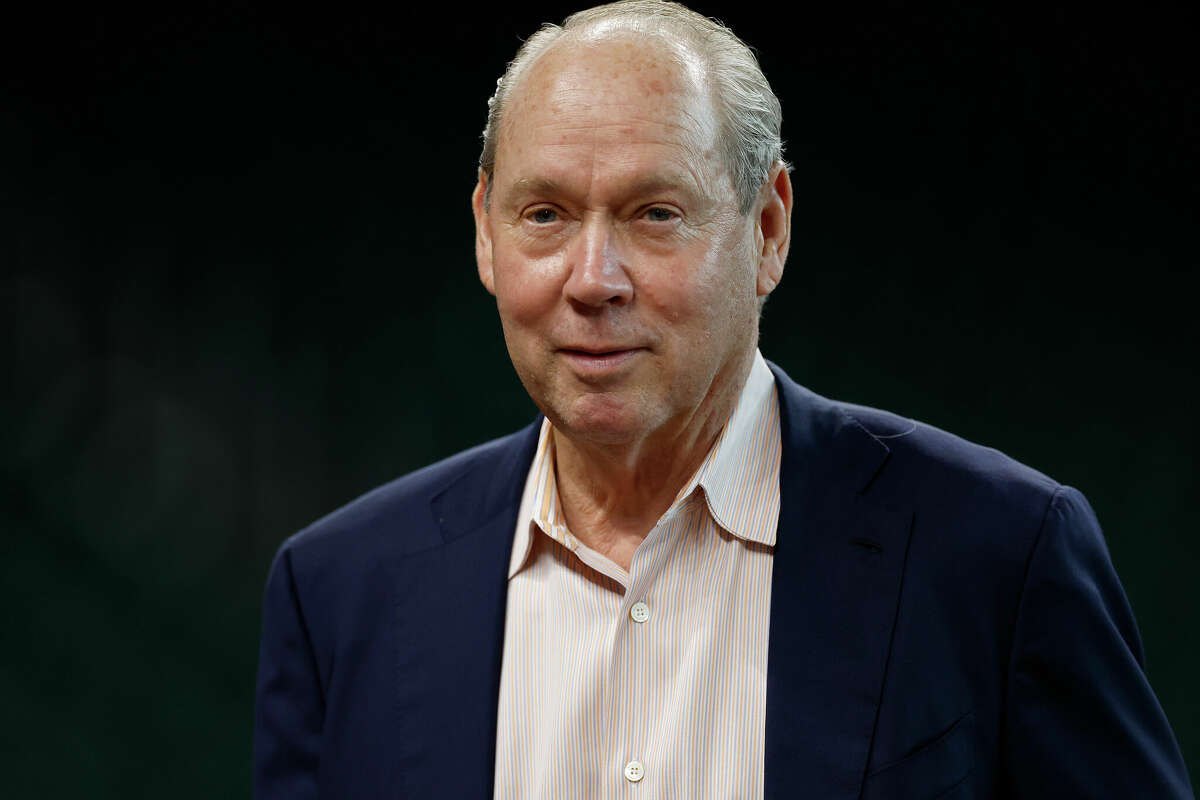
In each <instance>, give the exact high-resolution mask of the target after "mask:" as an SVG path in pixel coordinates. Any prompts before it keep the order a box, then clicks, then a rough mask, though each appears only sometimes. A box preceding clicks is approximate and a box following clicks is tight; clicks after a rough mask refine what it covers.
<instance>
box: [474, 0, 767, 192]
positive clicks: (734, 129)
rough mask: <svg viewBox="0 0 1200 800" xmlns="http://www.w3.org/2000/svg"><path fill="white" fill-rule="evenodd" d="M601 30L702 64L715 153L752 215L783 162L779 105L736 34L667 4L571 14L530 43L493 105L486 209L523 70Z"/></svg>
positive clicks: (485, 155) (646, 1)
mask: <svg viewBox="0 0 1200 800" xmlns="http://www.w3.org/2000/svg"><path fill="white" fill-rule="evenodd" d="M601 27H603V28H604V29H605V30H612V29H614V28H616V29H620V30H628V31H634V32H637V33H645V34H653V35H665V36H666V37H668V38H670V39H671V40H673V41H677V42H679V43H681V44H683V45H685V46H687V47H688V48H689V50H691V51H693V52H694V53H695V54H696V55H697V56H699V57H700V59H701V60H702V61H703V62H704V63H705V65H706V66H707V77H708V79H709V82H710V84H711V86H712V91H713V99H714V104H715V106H716V112H717V117H718V120H719V132H718V147H719V148H720V149H721V151H722V153H723V155H724V160H725V167H726V168H727V169H728V170H729V176H730V178H731V179H732V181H733V186H734V190H735V191H736V193H737V198H738V207H739V210H740V211H741V213H743V214H746V213H748V212H749V211H750V209H751V208H752V207H753V206H754V202H755V200H757V199H758V196H759V193H760V192H761V191H762V187H763V184H764V183H765V182H766V180H767V177H768V175H769V174H770V171H771V167H772V166H773V165H774V164H775V162H776V161H782V160H783V142H782V140H781V139H780V135H779V130H780V126H781V125H782V122H783V113H782V111H781V110H780V107H779V99H778V98H777V97H775V93H774V92H773V91H771V85H770V84H769V83H767V78H766V76H765V75H763V72H762V69H761V68H760V67H759V65H758V59H757V58H755V56H754V52H753V51H752V50H751V49H750V48H749V47H748V46H747V45H746V43H745V42H743V41H742V40H741V39H739V38H738V37H737V36H736V35H735V34H734V33H733V31H731V30H730V29H729V28H727V27H725V26H724V25H723V24H721V23H720V22H718V21H717V20H714V19H710V18H708V17H705V16H702V15H700V14H697V13H696V12H695V11H692V10H691V9H690V8H686V7H684V6H682V5H680V4H678V3H672V2H667V1H666V0H622V2H618V3H609V4H608V5H603V6H596V7H595V8H589V9H587V10H585V11H579V12H577V13H575V14H572V15H571V16H569V17H567V18H566V20H565V21H564V22H563V24H562V26H558V25H553V24H550V23H546V24H545V25H543V26H542V27H541V29H540V30H538V32H537V33H535V34H533V36H530V37H529V38H528V39H526V40H525V42H524V43H523V44H522V45H521V48H520V49H519V50H518V51H517V55H516V57H515V58H514V59H513V60H512V61H510V62H509V64H508V67H507V68H506V69H505V70H504V74H503V75H502V76H501V77H500V79H499V80H498V81H496V93H495V94H494V95H492V98H491V99H490V100H488V117H487V127H485V128H484V129H483V152H482V153H481V154H480V156H479V169H480V171H481V172H482V173H483V174H484V175H485V176H487V178H488V183H487V190H486V193H485V197H484V202H485V203H490V200H491V189H492V181H491V178H492V173H493V171H494V170H495V167H496V144H497V140H498V138H499V136H500V128H501V126H502V124H503V118H504V109H505V106H506V105H507V100H508V95H509V92H510V91H512V88H513V87H514V86H516V84H517V82H518V81H519V80H520V77H521V75H522V74H523V73H524V71H525V70H526V68H528V66H529V65H530V64H532V63H533V62H534V61H536V60H537V59H538V57H539V56H541V55H542V54H543V53H545V52H546V51H547V50H548V49H549V48H550V46H551V45H552V44H554V42H556V41H558V39H559V38H560V37H562V36H563V35H564V34H568V33H570V34H586V33H588V32H590V31H593V30H595V29H598V28H601Z"/></svg>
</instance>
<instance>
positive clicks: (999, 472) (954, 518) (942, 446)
mask: <svg viewBox="0 0 1200 800" xmlns="http://www.w3.org/2000/svg"><path fill="white" fill-rule="evenodd" d="M776 374H777V377H778V378H780V380H778V382H777V385H778V387H779V391H780V398H781V401H782V408H781V412H782V413H783V414H784V416H787V417H791V418H792V419H793V420H799V423H800V424H801V425H804V426H805V427H806V428H807V429H808V430H809V431H825V432H826V433H824V434H812V433H809V434H807V435H806V436H805V437H803V438H801V439H799V441H808V442H813V443H817V444H816V445H815V446H817V447H820V446H822V443H823V445H824V446H827V447H838V446H844V445H845V444H846V443H853V446H854V447H856V448H858V449H859V450H860V451H864V452H865V451H866V449H867V448H870V450H871V452H872V453H875V454H877V455H878V457H877V459H876V461H875V462H873V463H877V464H878V466H877V468H874V469H873V470H872V471H870V472H868V473H865V480H864V485H861V486H860V487H858V490H859V491H860V492H861V493H862V494H863V495H864V496H865V497H866V498H868V499H869V500H870V501H871V502H873V503H875V504H877V505H882V506H885V507H889V508H893V509H904V510H906V511H910V512H912V513H913V514H914V515H915V521H916V524H917V526H918V528H920V529H921V532H922V533H923V534H924V535H926V536H936V537H939V538H941V537H945V539H946V541H947V544H949V542H950V541H951V540H952V541H953V542H954V544H953V545H949V546H951V547H967V548H978V549H979V552H980V554H981V555H982V554H983V553H990V554H992V555H1001V554H1007V555H1008V556H1009V557H1012V558H1015V559H1018V560H1021V559H1023V558H1024V557H1025V556H1026V555H1027V554H1028V552H1029V548H1030V547H1031V546H1032V544H1033V542H1034V541H1035V540H1036V538H1037V535H1038V532H1039V530H1040V529H1041V527H1042V525H1043V522H1044V520H1045V518H1046V515H1047V514H1048V513H1049V511H1050V506H1051V503H1052V502H1053V501H1054V499H1055V498H1056V497H1057V496H1059V495H1061V494H1062V493H1063V492H1065V491H1068V490H1066V488H1065V487H1063V486H1062V485H1061V484H1060V483H1058V482H1057V481H1055V480H1054V479H1052V478H1050V477H1048V476H1047V475H1045V474H1043V473H1042V472H1040V471H1038V470H1037V469H1034V468H1033V467H1031V466H1028V465H1026V464H1023V463H1021V462H1019V461H1017V460H1016V459H1014V458H1011V457H1010V456H1008V455H1006V454H1005V453H1003V452H1002V451H1000V450H998V449H996V448H993V447H987V446H984V445H981V444H977V443H975V442H971V441H968V440H966V439H964V438H962V437H960V436H956V435H955V434H953V433H950V432H948V431H945V430H942V429H940V428H938V427H936V426H934V425H930V424H927V423H925V422H922V421H919V420H915V419H911V418H909V417H905V416H902V415H898V414H894V413H892V412H889V411H885V410H882V409H878V408H872V407H869V406H864V405H858V404H855V403H848V402H843V401H838V400H830V399H828V398H825V397H822V396H820V395H818V394H815V393H813V392H811V391H810V390H808V389H806V388H804V387H802V386H799V385H797V384H796V383H794V382H792V381H791V380H790V379H789V378H788V377H787V376H786V375H785V374H783V373H782V371H777V373H776ZM802 457H803V456H802Z"/></svg>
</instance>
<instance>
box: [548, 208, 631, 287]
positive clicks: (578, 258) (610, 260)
mask: <svg viewBox="0 0 1200 800" xmlns="http://www.w3.org/2000/svg"><path fill="white" fill-rule="evenodd" d="M568 257H569V259H570V261H569V263H568V268H569V269H570V274H569V275H568V276H567V282H566V283H565V284H564V285H563V296H564V297H565V298H567V300H569V301H571V302H573V303H577V304H580V305H584V306H589V307H592V308H600V307H604V306H608V305H618V306H620V305H625V304H626V303H628V302H629V301H630V300H632V299H633V283H632V282H630V280H629V274H628V273H627V272H626V271H625V264H624V263H623V260H622V257H621V252H620V248H619V247H618V246H617V242H616V241H615V239H614V237H613V234H612V228H611V221H606V220H604V219H602V218H600V217H593V218H591V219H588V220H586V221H585V222H584V224H583V226H582V227H581V228H580V231H579V234H578V235H577V237H576V240H575V242H573V243H572V247H571V250H570V252H569V254H568Z"/></svg>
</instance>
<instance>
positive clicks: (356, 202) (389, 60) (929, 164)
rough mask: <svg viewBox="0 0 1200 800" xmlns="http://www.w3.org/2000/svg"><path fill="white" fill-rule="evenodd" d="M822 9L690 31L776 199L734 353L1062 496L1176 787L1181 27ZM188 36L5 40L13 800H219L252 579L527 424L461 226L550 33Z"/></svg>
mask: <svg viewBox="0 0 1200 800" xmlns="http://www.w3.org/2000/svg"><path fill="white" fill-rule="evenodd" d="M814 5H815V4H814ZM825 5H833V4H822V5H821V7H820V8H815V7H814V8H813V9H812V10H807V11H803V10H802V11H793V12H790V13H789V14H787V15H784V14H783V12H779V11H777V10H774V11H773V10H771V9H769V8H765V7H763V6H762V5H761V4H747V3H743V4H732V3H729V4H724V5H718V4H715V3H714V4H710V3H703V4H698V5H697V8H698V9H699V10H701V11H703V12H706V13H709V14H714V15H716V16H719V17H721V18H723V19H724V20H725V21H726V22H728V23H729V24H731V25H732V26H733V28H734V29H735V30H736V31H737V32H738V33H740V34H741V35H742V36H743V37H744V38H745V39H747V40H748V41H749V42H750V43H751V44H753V45H755V46H756V47H758V48H759V50H760V52H761V59H762V62H763V65H764V68H765V71H766V73H767V75H768V77H769V78H770V79H771V80H772V83H773V84H774V86H775V88H776V90H777V92H778V94H779V96H780V98H781V100H782V102H783V107H784V112H785V115H784V119H785V123H784V136H785V139H786V141H787V145H788V154H789V157H790V159H791V160H792V161H793V162H794V164H795V168H796V169H795V173H794V178H793V179H794V183H795V186H796V195H797V202H796V209H795V215H794V238H793V245H792V252H791V258H790V261H789V267H788V272H787V274H786V276H785V279H784V281H783V284H782V287H781V288H780V290H779V291H778V292H777V293H776V295H775V296H774V298H773V299H772V300H771V302H770V303H769V304H768V305H767V309H766V316H765V319H764V322H763V333H762V349H763V351H764V353H765V354H766V355H767V357H769V358H772V359H773V360H775V361H777V362H778V363H780V364H781V365H782V366H784V367H785V368H786V369H788V370H789V371H790V372H791V374H792V376H793V377H794V378H796V379H797V380H799V381H801V382H802V383H805V384H807V385H808V386H810V387H811V388H813V389H815V390H816V391H818V392H821V393H823V394H826V395H830V396H834V397H838V398H842V399H846V400H851V401H855V402H860V403H866V404H870V405H876V406H882V407H886V408H890V409H892V410H894V411H898V412H900V413H903V414H906V415H910V416H914V417H917V418H920V419H922V420H925V421H927V422H930V423H932V424H935V425H938V426H940V427H944V428H948V429H950V430H953V431H955V432H956V433H959V434H960V435H963V436H965V437H967V438H970V439H973V440H975V441H979V442H982V443H984V444H988V445H992V446H995V447H998V448H1000V449H1002V450H1005V451H1006V452H1008V453H1010V454H1011V455H1013V456H1015V457H1016V458H1018V459H1021V460H1023V461H1026V462H1028V463H1030V464H1032V465H1034V466H1036V467H1038V468H1039V469H1042V470H1043V471H1045V472H1047V473H1048V474H1050V475H1051V476H1053V477H1055V478H1056V479H1058V480H1060V481H1063V482H1065V483H1069V484H1072V485H1074V486H1076V487H1078V488H1080V489H1081V490H1083V491H1084V492H1085V493H1086V494H1087V495H1088V497H1089V498H1090V500H1091V502H1092V504H1093V505H1094V506H1095V508H1096V510H1097V512H1098V514H1099V516H1100V519H1101V522H1102V524H1103V525H1104V527H1105V531H1106V534H1107V537H1108V542H1109V546H1110V549H1111V552H1112V556H1113V560H1114V561H1115V563H1116V565H1117V568H1118V570H1119V572H1120V574H1121V576H1122V578H1123V580H1124V583H1125V587H1126V589H1127V591H1128V594H1129V596H1130V599H1131V601H1132V603H1133V607H1134V610H1135V612H1136V614H1137V618H1138V621H1139V624H1140V626H1141V630H1142V634H1143V638H1144V641H1145V645H1146V651H1147V662H1148V670H1149V674H1150V677H1151V679H1152V681H1153V684H1154V686H1155V688H1156V690H1157V692H1158V696H1159V698H1160V699H1161V701H1162V704H1163V706H1164V707H1165V709H1166V711H1167V714H1168V716H1169V717H1170V719H1171V721H1172V723H1173V725H1174V728H1175V731H1176V734H1177V736H1178V738H1179V741H1180V744H1181V747H1182V748H1183V751H1184V755H1185V758H1186V759H1187V760H1188V762H1189V763H1190V764H1191V765H1192V768H1193V769H1195V767H1196V764H1198V763H1200V701H1198V696H1197V690H1196V688H1195V680H1194V679H1195V676H1196V675H1198V674H1200V649H1198V645H1197V643H1196V640H1195V636H1194V633H1195V631H1196V629H1197V626H1196V622H1195V619H1196V616H1197V612H1200V603H1198V601H1197V594H1196V590H1195V588H1194V587H1195V585H1196V582H1195V573H1196V571H1197V567H1198V566H1200V543H1198V541H1197V533H1198V532H1200V531H1198V528H1200V526H1198V525H1197V522H1198V521H1200V512H1198V510H1197V492H1196V482H1197V468H1196V457H1197V456H1196V453H1197V448H1198V446H1200V436H1198V434H1197V432H1196V428H1195V425H1194V422H1193V419H1194V414H1193V413H1192V412H1193V409H1194V407H1195V399H1194V395H1195V391H1196V389H1197V381H1196V355H1195V354H1196V333H1195V331H1196V328H1195V324H1194V321H1193V320H1194V314H1195V307H1196V296H1195V294H1194V292H1193V289H1192V283H1193V282H1192V280H1191V277H1192V274H1193V272H1194V271H1195V268H1196V266H1197V249H1196V247H1195V236H1196V221H1197V214H1196V212H1197V210H1198V208H1200V203H1198V199H1200V198H1198V191H1197V186H1198V183H1197V179H1198V178H1200V169H1198V166H1200V160H1198V158H1197V156H1198V154H1200V148H1198V144H1197V143H1198V141H1200V139H1198V136H1197V135H1198V134H1200V130H1198V128H1200V126H1198V125H1197V122H1198V103H1197V100H1198V98H1197V92H1196V89H1195V83H1193V82H1191V80H1190V72H1191V69H1190V68H1191V67H1195V66H1196V65H1195V64H1194V63H1191V62H1192V61H1193V60H1194V59H1193V58H1192V56H1191V50H1192V49H1193V48H1194V41H1195V39H1194V37H1195V35H1196V33H1197V26H1196V25H1195V19H1194V18H1193V17H1192V16H1190V15H1189V14H1185V13H1184V12H1182V11H1177V10H1170V9H1158V10H1148V9H1145V8H1144V7H1142V6H1138V7H1137V10H1135V9H1134V7H1129V8H1126V9H1125V10H1124V11H1122V12H1120V14H1118V13H1115V12H1114V13H1113V14H1112V15H1111V16H1103V14H1102V12H1100V11H1098V10H1097V9H1096V8H1091V9H1089V10H1088V11H1087V12H1086V13H1076V12H1074V11H1065V10H1046V11H1042V12H1039V13H1038V14H1037V15H1029V16H1025V15H1023V14H1022V13H1020V12H1017V11H1012V10H1007V11H1003V12H1000V11H997V10H995V9H991V8H989V7H985V6H981V5H963V4H955V5H953V6H946V7H943V8H939V9H936V10H926V11H915V10H914V9H912V8H894V7H893V8H889V7H882V6H881V7H878V8H875V9H868V8H864V7H863V6H862V5H861V4H845V5H846V6H847V7H846V8H845V9H844V10H837V9H833V8H826V7H824V6H825ZM193 8H194V9H195V10H192V11H189V12H179V11H165V10H163V9H161V8H160V9H146V10H142V11H136V12H135V11H133V10H126V11H123V12H120V13H117V12H113V11H111V10H110V11H105V12H89V13H87V14H85V15H83V16H78V15H75V14H73V13H68V12H67V11H66V9H65V7H52V6H42V9H41V11H39V12H36V13H33V14H30V13H26V14H24V15H23V16H21V17H13V16H11V15H10V16H8V17H6V18H5V20H4V21H3V23H0V30H2V33H0V53H2V54H3V55H0V66H2V70H0V92H2V94H0V265H2V266H3V278H2V283H0V290H2V295H0V298H2V305H0V313H2V315H3V316H2V323H0V335H2V336H3V340H2V345H0V347H2V353H3V365H4V369H3V375H4V380H5V384H4V387H3V392H2V394H0V415H2V418H3V424H2V425H0V431H3V437H4V438H3V448H2V456H0V464H2V469H3V474H2V475H0V482H2V487H3V489H2V493H0V497H3V507H2V510H0V531H2V533H3V537H2V539H0V541H2V542H3V552H2V554H0V555H2V557H0V580H2V587H3V594H2V595H0V601H2V608H3V614H4V621H3V625H2V627H0V647H2V648H3V660H2V668H0V669H2V671H0V698H2V699H3V708H4V720H5V721H4V724H3V725H2V726H0V762H2V763H3V766H4V776H5V777H4V783H5V785H6V791H5V794H6V795H7V796H12V797H23V796H41V797H54V796H63V797H66V796H73V795H80V794H82V795H85V796H91V797H107V796H112V797H127V796H146V797H162V796H166V797H213V796H238V795H246V794H248V793H249V788H248V787H249V783H250V774H251V767H250V732H251V726H252V714H253V712H252V706H253V681H254V671H255V666H256V661H257V652H256V649H257V636H258V625H259V597H260V592H261V589H262V584H263V580H264V578H265V575H266V569H267V566H268V564H269V561H270V558H271V556H272V554H273V552H274V550H275V548H276V547H278V545H279V544H280V542H281V541H282V540H283V539H284V538H285V537H286V536H288V535H289V534H290V533H292V532H293V531H295V530H297V529H299V528H300V527H302V526H304V525H305V524H307V523H308V522H310V521H312V520H313V519H315V518H316V517H318V516H320V515H322V514H324V513H326V512H328V511H329V510H331V509H333V508H334V507H336V506H338V505H340V504H342V503H344V502H346V501H347V500H349V499H351V498H352V497H354V496H356V495H357V494H359V493H361V492H363V491H365V490H367V489H369V488H371V487H372V486H375V485H377V484H379V483H381V482H384V481H386V480H389V479H390V478H392V477H394V476H396V475H398V474H401V473H404V472H406V471H409V470H411V469H414V468H416V467H418V466H420V465H423V464H425V463H428V462H430V461H431V460H434V459H437V458H440V457H443V456H446V455H449V454H450V453H453V452H455V451H457V450H459V449H462V448H464V447H467V446H469V445H471V444H474V443H477V442H480V441H482V440H484V439H488V438H492V437H494V436H497V435H500V434H503V433H506V432H508V431H510V430H512V429H514V428H516V427H518V426H521V425H523V424H524V423H526V422H527V421H528V420H529V419H531V417H532V414H533V407H532V405H531V404H530V402H529V401H528V399H527V398H526V397H525V395H524V393H523V391H522V389H521V387H520V385H519V383H518V382H517V380H516V378H515V376H514V374H513V372H512V370H511V367H510V366H509V364H508V361H507V357H506V354H505V351H504V347H503V343H502V340H501V337H500V331H499V325H498V324H497V321H496V318H495V310H494V305H493V303H492V302H491V298H490V297H489V296H488V295H487V294H486V293H485V292H484V291H483V289H482V288H480V286H479V285H478V282H477V279H476V277H475V266H474V256H473V248H472V236H473V233H472V221H471V215H470V211H469V206H468V195H469V193H470V191H471V188H472V185H473V182H474V173H475V168H474V162H475V159H476V157H477V153H478V144H479V138H478V133H479V131H480V130H481V128H482V125H483V121H484V112H485V103H486V100H487V98H488V95H489V94H490V92H491V90H492V89H493V87H494V85H495V79H496V77H497V76H498V75H499V74H500V72H501V71H502V69H503V66H504V63H505V61H506V60H507V59H508V58H510V57H511V56H512V55H513V53H514V52H515V49H516V47H517V45H518V36H521V35H528V34H529V33H531V32H532V31H533V30H534V29H535V28H536V26H537V24H538V23H539V22H541V21H543V20H550V19H554V20H558V19H561V17H562V16H563V14H564V13H565V12H567V11H568V10H572V8H573V7H568V6H564V5H562V4H558V3H549V4H540V5H538V6H537V8H536V9H534V10H532V11H529V10H525V7H524V6H521V8H520V9H518V10H517V11H516V12H509V11H507V10H505V11H504V13H503V14H502V15H496V14H488V13H484V12H476V11H474V10H472V9H469V8H464V7H460V6H454V7H450V6H447V7H446V13H445V14H444V15H439V14H437V13H435V11H436V9H435V10H427V11H424V12H413V11H412V10H410V9H402V8H401V7H400V4H393V5H392V7H391V8H390V9H387V10H371V11H359V10H356V9H353V8H350V7H348V6H345V5H338V6H336V7H335V8H324V9H322V10H321V11H320V12H318V13H313V14H312V15H311V16H304V15H300V14H299V13H298V12H297V11H296V10H295V9H291V10H288V11H286V12H274V11H269V10H265V9H260V10H246V9H241V10H237V11H231V10H227V9H221V8H217V7H207V8H206V7H193ZM929 8H930V7H927V9H929ZM1185 76H1188V77H1186V78H1185ZM14 782H15V791H14V790H12V789H9V788H7V787H13V786H14Z"/></svg>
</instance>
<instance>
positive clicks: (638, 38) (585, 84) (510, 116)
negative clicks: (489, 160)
mask: <svg viewBox="0 0 1200 800" xmlns="http://www.w3.org/2000/svg"><path fill="white" fill-rule="evenodd" d="M716 129H717V121H716V113H715V109H714V107H713V102H712V98H711V93H710V92H709V90H708V88H707V86H706V81H705V78H704V69H703V66H702V65H701V64H700V62H699V59H698V58H697V57H696V56H695V55H693V54H692V53H690V52H689V51H688V50H686V49H685V48H683V47H681V46H678V45H676V44H674V43H672V42H668V41H666V40H664V39H663V38H662V37H658V36H647V35H640V34H631V33H619V34H616V35H606V36H603V37H593V38H587V39H574V38H571V39H561V40H559V41H557V42H555V43H554V44H553V45H551V46H550V48H549V49H548V50H547V51H546V52H545V53H543V54H541V55H540V56H539V57H538V58H537V59H535V60H534V61H533V62H532V63H531V64H529V65H528V67H527V68H526V69H525V70H524V71H523V74H522V76H521V77H520V80H519V81H518V84H517V86H516V87H515V91H514V92H513V94H512V95H511V96H510V100H509V102H508V104H507V108H506V109H505V114H504V122H503V130H502V131H501V136H500V140H499V143H498V145H499V147H498V154H497V168H498V169H499V170H503V166H504V164H505V162H506V161H510V162H514V163H513V164H512V165H513V166H516V163H523V162H526V161H528V160H529V159H531V158H533V159H535V160H536V159H541V160H548V161H553V160H554V159H556V158H565V157H567V156H568V155H581V154H582V155H586V153H585V152H584V151H590V152H591V153H592V154H593V156H594V157H596V158H597V159H601V160H604V159H607V160H609V161H611V160H613V159H617V160H620V159H621V158H623V157H625V156H626V155H632V154H636V153H638V152H643V153H644V152H646V151H647V149H648V148H649V149H654V148H658V149H659V150H660V151H663V152H660V153H659V156H658V157H662V158H666V159H667V160H669V161H676V160H679V161H682V162H689V163H691V162H697V161H708V160H711V157H712V154H713V152H714V151H715V142H716ZM505 171H507V170H505Z"/></svg>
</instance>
